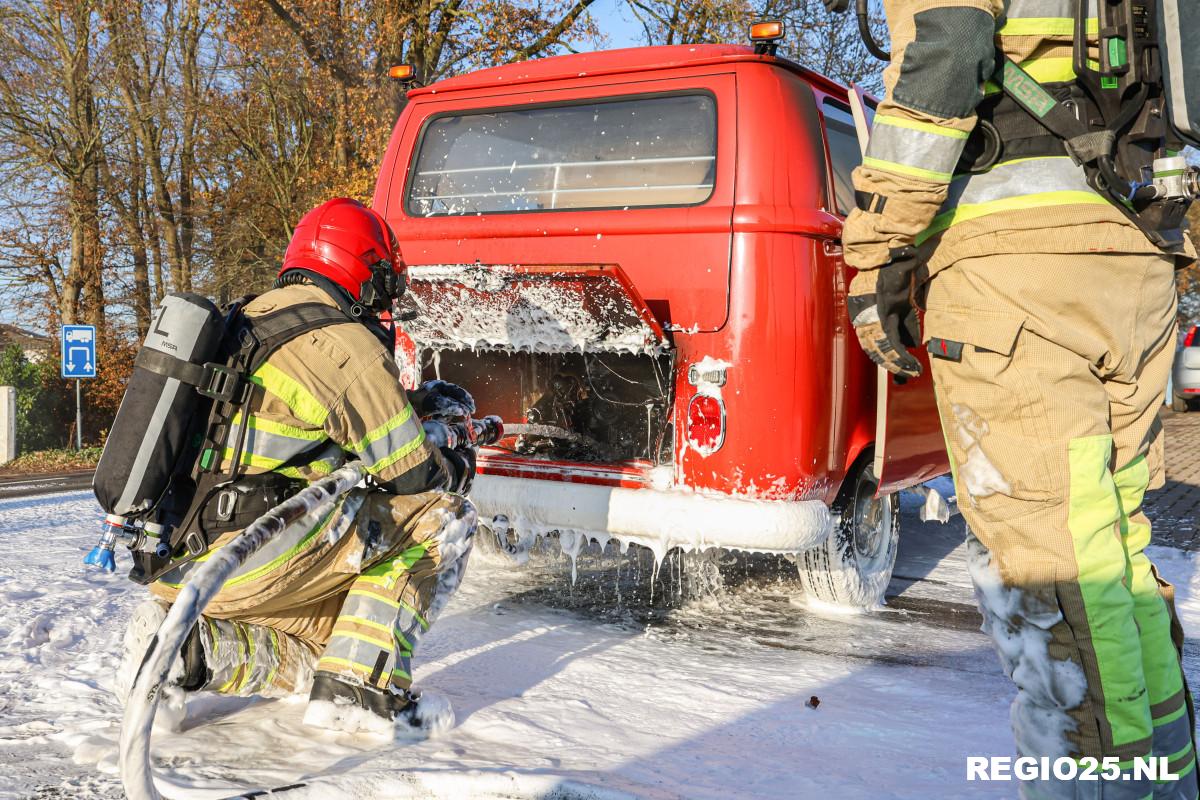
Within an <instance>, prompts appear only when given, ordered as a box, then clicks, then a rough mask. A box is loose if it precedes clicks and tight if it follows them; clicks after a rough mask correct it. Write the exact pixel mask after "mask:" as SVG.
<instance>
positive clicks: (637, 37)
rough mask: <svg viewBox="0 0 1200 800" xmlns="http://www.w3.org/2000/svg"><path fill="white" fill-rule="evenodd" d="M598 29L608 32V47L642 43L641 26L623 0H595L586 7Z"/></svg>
mask: <svg viewBox="0 0 1200 800" xmlns="http://www.w3.org/2000/svg"><path fill="white" fill-rule="evenodd" d="M588 13H590V14H591V15H592V18H593V19H595V20H596V24H597V25H598V26H599V27H600V30H601V31H603V32H604V33H606V34H608V38H609V45H608V46H609V48H610V49H613V50H615V49H617V48H618V47H633V46H635V45H639V44H641V43H642V41H641V34H642V26H641V25H639V24H638V23H637V20H635V19H634V18H633V15H632V14H630V13H629V8H628V7H627V6H626V5H625V3H624V0H596V2H594V3H592V5H591V6H590V7H589V8H588Z"/></svg>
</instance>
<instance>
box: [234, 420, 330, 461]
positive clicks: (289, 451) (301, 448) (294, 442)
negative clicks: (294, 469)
mask: <svg viewBox="0 0 1200 800" xmlns="http://www.w3.org/2000/svg"><path fill="white" fill-rule="evenodd" d="M251 425H252V427H250V428H248V429H247V430H246V441H245V445H244V450H243V454H250V455H254V456H261V457H263V458H269V459H272V460H275V461H279V462H281V463H282V462H285V461H291V460H292V459H293V458H294V457H296V456H298V455H300V454H301V453H303V452H305V451H307V450H315V449H316V448H317V447H320V446H322V445H323V444H324V442H322V441H313V440H312V439H297V438H294V437H291V436H285V435H284V434H281V433H271V432H268V431H264V430H259V429H258V428H255V427H253V421H251ZM241 429H242V426H241V425H233V426H230V429H229V443H230V444H231V445H232V444H235V443H236V442H237V440H238V436H240V435H241Z"/></svg>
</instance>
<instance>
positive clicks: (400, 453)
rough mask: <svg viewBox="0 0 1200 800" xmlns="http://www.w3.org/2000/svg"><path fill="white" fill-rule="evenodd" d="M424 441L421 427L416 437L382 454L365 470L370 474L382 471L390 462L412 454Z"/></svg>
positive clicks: (423, 431) (423, 432)
mask: <svg viewBox="0 0 1200 800" xmlns="http://www.w3.org/2000/svg"><path fill="white" fill-rule="evenodd" d="M424 443H425V429H424V428H422V429H421V432H420V433H418V434H417V438H415V439H413V440H412V441H411V442H409V443H408V444H406V445H404V446H403V447H401V448H400V449H398V450H396V451H394V452H392V453H391V454H390V455H387V456H384V457H383V458H382V459H380V460H379V461H376V462H375V463H374V464H372V465H371V466H370V467H368V468H367V471H368V472H370V473H372V474H374V473H377V472H382V471H383V470H385V469H387V468H388V467H390V466H391V465H392V464H395V463H396V462H397V461H399V460H400V459H402V458H404V457H405V456H409V455H412V454H413V453H415V452H416V451H417V449H418V448H420V446H421V445H422V444H424Z"/></svg>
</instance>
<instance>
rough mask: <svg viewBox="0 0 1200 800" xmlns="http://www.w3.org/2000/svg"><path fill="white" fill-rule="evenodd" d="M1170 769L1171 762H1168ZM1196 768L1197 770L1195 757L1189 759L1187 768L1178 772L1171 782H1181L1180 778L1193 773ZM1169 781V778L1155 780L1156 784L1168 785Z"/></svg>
mask: <svg viewBox="0 0 1200 800" xmlns="http://www.w3.org/2000/svg"><path fill="white" fill-rule="evenodd" d="M1169 767H1170V762H1168V768H1169ZM1195 768H1196V759H1195V758H1194V757H1193V758H1189V759H1188V761H1187V766H1186V767H1184V768H1183V769H1181V770H1180V771H1179V772H1176V773H1175V778H1174V779H1173V780H1171V782H1174V781H1176V780H1179V779H1180V778H1182V777H1183V776H1184V775H1187V774H1188V773H1189V772H1191V771H1192V770H1194V769H1195ZM1168 780H1169V779H1167V778H1155V780H1154V782H1155V783H1167V782H1168Z"/></svg>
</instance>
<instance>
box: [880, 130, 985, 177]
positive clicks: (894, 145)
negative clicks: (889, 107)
mask: <svg viewBox="0 0 1200 800" xmlns="http://www.w3.org/2000/svg"><path fill="white" fill-rule="evenodd" d="M966 143H967V134H965V133H963V132H961V131H958V130H955V129H953V128H944V129H941V130H938V129H937V126H932V125H918V124H915V123H909V122H908V121H907V120H893V119H892V118H890V117H886V116H883V115H879V116H876V117H875V126H874V128H873V130H872V131H871V143H870V144H869V145H868V146H867V157H866V159H865V163H870V162H875V163H874V164H872V166H876V167H878V168H880V169H889V165H894V166H896V167H898V169H896V170H894V171H896V172H899V173H901V174H905V175H914V176H916V177H925V178H931V179H934V180H941V181H943V182H946V183H949V182H950V179H951V178H952V177H953V174H954V167H955V165H956V164H958V159H959V156H961V155H962V151H963V147H964V146H965V145H966Z"/></svg>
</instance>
